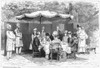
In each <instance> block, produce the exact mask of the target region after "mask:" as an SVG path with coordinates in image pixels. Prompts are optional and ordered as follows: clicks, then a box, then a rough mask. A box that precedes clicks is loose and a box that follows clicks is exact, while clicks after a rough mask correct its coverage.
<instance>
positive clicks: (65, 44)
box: [61, 42, 71, 53]
mask: <svg viewBox="0 0 100 68" xmlns="http://www.w3.org/2000/svg"><path fill="white" fill-rule="evenodd" d="M61 46H62V49H63V51H64V52H66V53H71V47H69V46H68V43H66V42H61Z"/></svg>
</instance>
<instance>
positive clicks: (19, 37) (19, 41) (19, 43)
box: [15, 29, 23, 47]
mask: <svg viewBox="0 0 100 68" xmlns="http://www.w3.org/2000/svg"><path fill="white" fill-rule="evenodd" d="M15 33H16V47H22V46H23V42H22V33H21V32H19V31H18V29H15Z"/></svg>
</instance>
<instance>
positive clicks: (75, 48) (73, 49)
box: [71, 33, 78, 58]
mask: <svg viewBox="0 0 100 68" xmlns="http://www.w3.org/2000/svg"><path fill="white" fill-rule="evenodd" d="M77 51H78V38H77V34H75V33H74V34H73V35H72V42H71V52H72V57H73V58H76V53H77Z"/></svg>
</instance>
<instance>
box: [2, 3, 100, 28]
mask: <svg viewBox="0 0 100 68" xmlns="http://www.w3.org/2000/svg"><path fill="white" fill-rule="evenodd" d="M38 10H50V11H55V12H57V13H66V14H72V15H73V16H74V19H73V20H71V21H70V22H71V23H79V24H81V25H84V26H87V27H86V29H89V30H90V29H91V28H94V27H98V26H97V25H98V22H97V23H91V22H92V21H93V20H95V16H96V14H97V13H98V12H99V11H98V9H97V8H96V7H95V6H94V5H93V4H91V3H87V2H77V3H75V4H74V3H71V2H70V3H69V4H68V3H66V2H61V3H59V2H57V1H53V2H38V3H35V2H32V1H25V2H17V3H9V4H5V5H4V6H3V7H2V20H5V19H10V18H12V17H15V16H17V15H21V14H24V13H31V12H34V11H38Z"/></svg>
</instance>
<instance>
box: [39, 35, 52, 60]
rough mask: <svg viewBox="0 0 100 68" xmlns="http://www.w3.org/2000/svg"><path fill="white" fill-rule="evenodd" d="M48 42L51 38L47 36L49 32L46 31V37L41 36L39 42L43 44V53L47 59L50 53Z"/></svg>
mask: <svg viewBox="0 0 100 68" xmlns="http://www.w3.org/2000/svg"><path fill="white" fill-rule="evenodd" d="M50 42H51V40H50V38H49V34H48V33H46V37H45V38H43V41H42V42H41V45H42V46H43V49H44V51H45V54H46V56H45V57H46V58H47V59H49V53H50V51H49V47H50Z"/></svg>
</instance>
